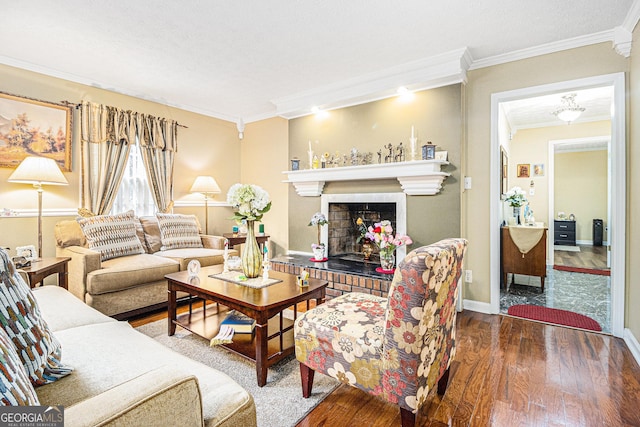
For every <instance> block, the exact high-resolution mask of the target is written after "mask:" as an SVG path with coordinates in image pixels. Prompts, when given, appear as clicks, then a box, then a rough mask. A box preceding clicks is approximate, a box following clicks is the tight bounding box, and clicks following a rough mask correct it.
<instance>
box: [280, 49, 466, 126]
mask: <svg viewBox="0 0 640 427" xmlns="http://www.w3.org/2000/svg"><path fill="white" fill-rule="evenodd" d="M472 61H473V59H472V57H471V54H470V53H469V51H468V49H467V48H466V47H465V48H462V49H456V50H453V51H450V52H447V53H444V54H442V55H437V56H433V57H430V58H425V59H421V60H418V61H412V62H407V63H405V64H401V65H398V66H395V67H391V68H387V69H384V70H381V71H378V72H375V73H369V74H365V75H362V76H359V77H356V78H353V79H348V80H343V81H340V82H337V83H334V84H330V85H325V86H322V87H319V88H315V89H312V90H309V91H304V92H300V93H297V94H295V95H291V96H286V97H282V98H276V99H273V100H271V102H272V103H273V104H274V105H275V107H276V113H277V115H279V116H281V117H284V118H286V119H292V118H295V117H301V116H305V115H309V114H312V113H311V107H312V106H317V107H318V108H320V109H321V110H333V109H336V108H344V107H349V106H352V105H357V104H363V103H365V102H372V101H377V100H380V99H385V98H390V97H393V96H397V95H398V94H397V89H398V87H400V86H404V87H406V88H407V89H408V90H410V91H418V90H425V89H430V88H434V87H441V86H446V85H450V84H455V83H464V82H466V81H467V74H466V73H467V69H468V67H469V65H470V64H471V62H472Z"/></svg>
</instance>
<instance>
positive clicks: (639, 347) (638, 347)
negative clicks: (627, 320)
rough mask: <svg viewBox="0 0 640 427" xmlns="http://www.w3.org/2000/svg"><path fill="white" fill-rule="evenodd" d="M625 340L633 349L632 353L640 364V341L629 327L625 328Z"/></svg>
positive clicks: (630, 348)
mask: <svg viewBox="0 0 640 427" xmlns="http://www.w3.org/2000/svg"><path fill="white" fill-rule="evenodd" d="M623 339H624V342H625V343H627V347H629V350H631V354H633V358H634V359H636V362H637V363H638V365H640V343H639V342H638V340H637V338H636V337H635V336H633V333H632V332H631V330H630V329H629V328H625V329H624V333H623Z"/></svg>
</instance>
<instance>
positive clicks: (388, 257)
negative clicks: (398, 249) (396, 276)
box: [380, 252, 396, 271]
mask: <svg viewBox="0 0 640 427" xmlns="http://www.w3.org/2000/svg"><path fill="white" fill-rule="evenodd" d="M395 265H396V256H395V255H394V253H393V252H380V267H381V268H382V269H383V270H385V271H391V270H393V268H394V267H395Z"/></svg>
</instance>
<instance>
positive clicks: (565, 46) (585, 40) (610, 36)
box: [469, 30, 615, 70]
mask: <svg viewBox="0 0 640 427" xmlns="http://www.w3.org/2000/svg"><path fill="white" fill-rule="evenodd" d="M614 32H615V30H607V31H601V32H599V33H594V34H588V35H586V36H580V37H574V38H571V39H565V40H560V41H557V42H552V43H547V44H542V45H539V46H534V47H530V48H526V49H520V50H516V51H513V52H509V53H504V54H501V55H495V56H489V57H487V58H483V59H479V60H476V61H473V63H472V64H471V67H469V70H477V69H479V68H486V67H492V66H494V65H501V64H506V63H508V62H514V61H520V60H523V59H528V58H533V57H536V56H541V55H547V54H550V53H555V52H561V51H563V50H569V49H575V48H579V47H584V46H589V45H592V44H597V43H603V42H610V41H613V40H614Z"/></svg>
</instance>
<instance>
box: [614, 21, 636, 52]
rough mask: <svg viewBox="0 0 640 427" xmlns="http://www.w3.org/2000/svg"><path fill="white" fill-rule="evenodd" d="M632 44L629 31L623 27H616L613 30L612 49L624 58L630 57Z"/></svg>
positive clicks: (631, 35)
mask: <svg viewBox="0 0 640 427" xmlns="http://www.w3.org/2000/svg"><path fill="white" fill-rule="evenodd" d="M632 42H633V34H631V31H629V30H627V29H626V28H624V27H616V28H615V29H614V30H613V48H614V49H615V51H616V52H618V53H619V54H620V55H622V56H624V57H625V58H628V57H629V56H631V44H632Z"/></svg>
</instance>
